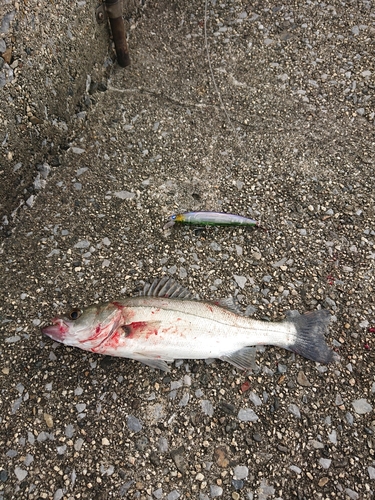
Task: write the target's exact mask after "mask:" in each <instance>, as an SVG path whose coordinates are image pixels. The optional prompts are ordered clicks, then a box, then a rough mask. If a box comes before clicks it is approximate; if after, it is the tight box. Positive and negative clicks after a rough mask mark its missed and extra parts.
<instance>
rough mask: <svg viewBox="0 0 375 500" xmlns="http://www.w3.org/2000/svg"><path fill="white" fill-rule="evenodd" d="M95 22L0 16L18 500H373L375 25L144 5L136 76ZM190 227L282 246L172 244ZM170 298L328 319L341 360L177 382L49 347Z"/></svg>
mask: <svg viewBox="0 0 375 500" xmlns="http://www.w3.org/2000/svg"><path fill="white" fill-rule="evenodd" d="M95 8H96V4H95V2H88V1H87V2H86V1H84V0H83V1H77V2H76V1H71V0H61V1H60V2H58V3H56V2H55V3H53V4H52V3H47V2H45V1H44V0H43V1H42V2H39V3H37V2H23V1H21V2H14V1H13V0H8V1H7V2H5V3H3V4H2V5H1V6H0V53H2V54H3V57H2V58H0V63H1V64H0V86H1V87H0V97H1V100H2V103H3V105H2V106H1V107H0V158H1V159H0V165H1V166H0V194H1V201H0V209H1V214H0V217H1V219H0V227H1V229H0V276H1V285H2V286H1V289H0V325H1V332H0V353H1V357H0V360H1V369H0V380H1V397H0V424H1V425H0V457H1V458H0V499H6V500H8V499H38V500H39V499H41V498H46V499H50V498H53V499H54V500H59V499H67V500H68V499H76V498H77V499H78V498H81V499H84V498H87V499H103V500H104V499H110V498H114V499H117V498H127V499H142V500H153V499H167V500H177V499H178V498H180V499H199V500H207V499H210V498H223V499H234V500H239V499H246V500H255V499H257V500H267V499H269V500H271V499H278V500H281V499H282V500H289V499H299V500H302V499H306V500H310V499H324V500H326V499H343V500H347V499H354V500H356V499H357V500H369V499H371V498H373V497H374V489H375V485H374V481H375V457H374V453H375V440H374V432H375V417H374V412H373V407H374V393H375V379H374V368H375V366H374V352H375V343H374V333H375V302H374V293H375V274H374V261H375V223H374V222H375V213H374V206H375V200H374V197H375V195H374V193H375V180H374V166H375V135H374V124H375V120H374V116H375V115H374V113H375V97H374V87H375V80H374V75H375V64H374V58H373V50H372V47H373V44H374V38H375V10H374V7H373V4H372V2H368V1H356V2H338V1H333V2H331V3H330V4H326V3H321V2H313V1H311V2H310V1H309V2H286V1H284V2H282V3H275V2H272V1H271V2H270V1H255V2H251V3H249V2H245V1H244V0H239V1H228V0H226V1H224V2H222V3H218V2H216V1H210V2H208V3H207V4H205V2H204V1H203V2H198V1H196V0H192V1H190V2H185V1H184V0H181V1H172V2H166V1H164V0H162V1H160V2H156V1H149V2H147V3H146V4H145V5H133V6H132V8H131V9H129V10H128V11H127V12H126V26H127V30H128V35H129V40H128V42H129V48H130V56H131V62H132V64H131V66H130V67H129V68H126V69H122V68H120V67H119V66H118V65H117V64H116V63H115V61H114V54H113V48H112V47H111V43H110V40H109V33H108V29H107V27H105V26H104V27H103V26H99V25H97V24H96V22H95V20H94V13H95ZM1 61H3V62H1ZM186 210H215V211H221V212H230V213H235V214H241V215H244V216H247V217H251V218H253V219H256V220H259V221H260V222H261V224H262V225H263V226H264V228H265V229H266V230H262V229H244V228H238V227H233V228H209V229H196V228H194V227H193V228H192V227H186V226H183V227H180V226H177V225H175V226H174V227H173V228H171V229H169V230H164V229H163V226H164V224H165V223H166V221H167V220H168V216H169V215H171V214H173V213H178V212H181V211H186ZM159 276H171V277H173V278H174V279H176V280H177V281H179V282H180V283H181V284H183V285H184V286H185V287H187V288H188V289H189V290H191V291H192V292H193V293H194V294H197V295H199V297H200V298H201V299H214V298H222V297H229V296H235V297H236V298H237V300H238V301H239V303H240V305H241V307H242V308H243V309H244V310H245V309H246V308H247V313H248V314H250V315H252V316H253V317H254V318H256V319H261V320H263V321H267V322H270V321H279V320H281V319H282V318H283V317H284V316H285V313H286V312H287V311H288V310H298V311H299V312H301V313H302V312H305V311H310V310H315V309H321V308H324V309H328V310H329V311H330V313H331V315H332V318H331V323H330V326H329V329H328V333H327V342H328V344H329V345H330V346H331V347H332V348H333V349H334V350H335V351H336V352H337V354H338V355H339V356H340V360H339V361H338V362H335V363H332V364H330V365H327V366H325V365H321V364H318V363H315V362H312V361H309V360H307V359H304V358H302V357H300V356H298V355H297V354H294V353H292V352H289V351H286V350H283V349H280V348H275V347H266V348H264V349H260V350H259V352H258V353H257V363H258V367H257V369H255V370H254V371H253V372H250V373H246V372H245V373H244V372H241V371H240V370H238V369H236V368H234V367H233V366H231V365H230V364H228V363H225V362H222V361H219V360H213V359H209V360H206V361H205V360H194V359H185V360H176V361H175V362H174V363H172V364H171V371H170V372H169V373H167V374H166V373H163V372H160V371H157V370H153V369H151V368H149V367H147V366H145V365H143V364H140V363H139V362H136V361H132V360H128V359H122V358H117V357H106V356H101V355H98V354H94V353H92V352H87V351H84V350H80V349H76V348H71V347H67V346H65V345H62V344H59V343H57V342H53V341H52V340H50V339H49V338H47V337H46V336H43V335H42V334H41V331H40V327H41V326H42V325H46V324H48V323H49V322H50V321H51V319H52V318H53V317H54V316H56V314H63V313H66V312H67V311H69V309H70V308H71V307H80V308H84V307H86V306H88V305H90V304H92V303H101V302H106V301H109V300H113V299H115V298H124V297H126V296H127V295H136V294H137V291H139V290H140V289H141V288H142V287H143V284H144V282H150V281H152V280H153V279H154V278H155V277H159ZM213 338H214V337H213Z"/></svg>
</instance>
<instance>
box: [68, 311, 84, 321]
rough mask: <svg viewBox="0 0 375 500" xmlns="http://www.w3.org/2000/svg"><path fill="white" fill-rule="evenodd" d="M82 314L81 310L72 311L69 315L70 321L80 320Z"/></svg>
mask: <svg viewBox="0 0 375 500" xmlns="http://www.w3.org/2000/svg"><path fill="white" fill-rule="evenodd" d="M81 314H82V312H81V310H80V309H72V310H71V311H70V313H69V319H73V320H75V319H78V318H79V317H80V316H81Z"/></svg>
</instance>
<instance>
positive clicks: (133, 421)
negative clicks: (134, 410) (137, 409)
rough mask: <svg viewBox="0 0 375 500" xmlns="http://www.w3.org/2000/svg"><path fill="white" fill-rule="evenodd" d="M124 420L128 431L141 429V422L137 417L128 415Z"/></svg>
mask: <svg viewBox="0 0 375 500" xmlns="http://www.w3.org/2000/svg"><path fill="white" fill-rule="evenodd" d="M126 422H127V425H128V428H129V430H130V431H132V432H139V431H140V430H142V423H141V421H140V420H139V419H138V418H137V417H134V416H133V415H128V417H127V419H126Z"/></svg>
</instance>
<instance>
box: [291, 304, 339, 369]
mask: <svg viewBox="0 0 375 500" xmlns="http://www.w3.org/2000/svg"><path fill="white" fill-rule="evenodd" d="M330 320H331V314H330V312H329V311H327V310H326V309H320V310H319V311H312V312H308V313H306V314H301V315H300V314H298V315H295V314H294V313H293V312H291V311H290V312H289V313H288V318H287V320H286V321H288V322H290V323H292V324H293V325H294V327H295V329H296V334H295V335H296V337H295V340H294V343H293V344H291V345H289V347H288V349H289V350H291V351H294V352H296V353H298V354H300V355H301V356H304V357H305V358H307V359H311V360H312V361H317V362H319V363H330V362H331V361H334V360H336V359H337V358H338V356H337V355H336V353H334V352H333V351H332V349H330V348H329V347H328V345H327V343H326V341H325V338H324V333H325V332H326V330H327V326H328V324H329V322H330Z"/></svg>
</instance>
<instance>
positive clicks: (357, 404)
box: [352, 398, 372, 415]
mask: <svg viewBox="0 0 375 500" xmlns="http://www.w3.org/2000/svg"><path fill="white" fill-rule="evenodd" d="M352 406H353V408H354V411H355V412H356V413H358V415H364V414H366V413H370V411H372V406H371V405H370V403H369V402H368V401H367V399H365V398H362V399H356V400H355V401H353V402H352Z"/></svg>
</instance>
